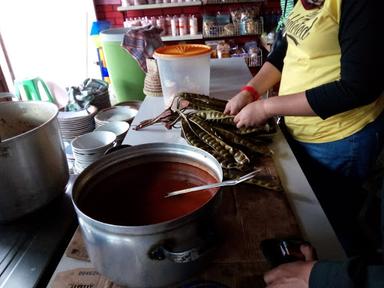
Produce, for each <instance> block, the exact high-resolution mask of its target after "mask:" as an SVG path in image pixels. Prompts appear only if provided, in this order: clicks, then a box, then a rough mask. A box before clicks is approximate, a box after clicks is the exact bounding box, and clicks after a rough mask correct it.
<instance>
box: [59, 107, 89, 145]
mask: <svg viewBox="0 0 384 288" xmlns="http://www.w3.org/2000/svg"><path fill="white" fill-rule="evenodd" d="M96 112H97V108H96V107H95V106H89V107H88V109H86V110H85V109H84V110H81V111H76V112H63V111H60V112H59V115H58V116H57V120H58V121H59V126H60V132H61V136H62V137H63V141H66V142H70V141H72V139H74V138H75V137H77V136H80V135H83V134H85V133H88V132H91V131H93V130H94V129H95V120H94V116H95V115H96Z"/></svg>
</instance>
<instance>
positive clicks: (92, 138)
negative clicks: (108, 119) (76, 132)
mask: <svg viewBox="0 0 384 288" xmlns="http://www.w3.org/2000/svg"><path fill="white" fill-rule="evenodd" d="M115 141H116V135H115V134H114V133H113V132H109V131H93V132H90V133H86V134H84V135H81V136H78V137H76V138H75V139H73V140H72V142H71V146H72V152H73V155H74V157H75V163H74V167H73V168H74V172H77V173H80V172H82V171H83V170H84V169H85V168H87V167H88V166H89V165H91V164H92V163H93V162H95V161H97V160H98V159H100V158H101V157H103V156H104V153H105V151H107V150H108V149H109V148H111V147H113V146H114V145H115Z"/></svg>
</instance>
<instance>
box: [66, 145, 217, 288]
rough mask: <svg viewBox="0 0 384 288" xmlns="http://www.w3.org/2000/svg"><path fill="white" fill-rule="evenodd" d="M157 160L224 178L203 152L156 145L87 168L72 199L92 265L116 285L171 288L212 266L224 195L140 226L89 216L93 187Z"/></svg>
mask: <svg viewBox="0 0 384 288" xmlns="http://www.w3.org/2000/svg"><path fill="white" fill-rule="evenodd" d="M156 161H172V162H180V163H187V164H190V165H194V166H196V167H199V169H203V170H205V171H208V172H209V174H210V175H212V176H214V177H215V178H216V179H217V180H218V181H221V180H222V177H223V174H222V169H221V166H220V164H219V163H218V162H217V161H216V159H215V158H214V157H212V156H211V155H210V154H208V153H206V152H205V151H203V150H201V149H198V148H194V147H191V146H187V145H180V144H166V143H152V144H143V145H138V146H133V147H129V148H125V149H123V150H120V151H116V152H113V153H111V154H109V155H107V156H105V157H104V158H102V159H100V160H98V161H97V162H95V163H93V164H92V165H91V166H89V167H88V168H86V169H85V170H84V171H83V172H82V173H81V174H80V175H79V176H78V178H77V179H76V181H75V183H74V186H73V191H72V200H73V204H74V206H75V209H76V213H77V216H78V219H79V223H80V227H81V231H82V234H83V238H84V240H85V244H86V247H87V251H88V253H89V256H90V259H91V262H92V264H93V265H94V266H95V268H96V269H97V270H98V271H99V272H100V273H101V274H103V275H105V276H107V277H108V278H110V279H111V280H112V281H113V282H115V283H117V284H121V285H127V286H128V287H168V286H169V285H170V284H171V283H176V282H179V281H182V280H185V279H187V278H188V277H189V276H190V275H192V274H194V273H197V272H198V271H201V269H203V268H204V265H205V264H207V263H209V260H210V259H211V256H212V253H211V252H212V248H213V247H214V243H215V237H214V236H215V235H214V234H213V231H214V227H213V226H212V225H211V224H212V220H213V217H212V216H213V215H214V211H215V207H216V206H217V204H218V203H219V201H218V200H219V197H220V196H219V195H220V194H219V193H215V194H214V195H213V196H212V198H211V199H210V200H209V201H208V202H207V203H205V204H204V205H203V206H202V207H200V208H199V209H197V210H195V211H191V212H190V213H188V214H186V215H183V216H182V217H179V218H177V219H172V220H169V221H165V222H161V223H156V224H149V225H141V226H122V225H114V224H108V223H104V222H102V221H100V220H96V219H94V218H96V217H90V216H89V215H86V213H85V212H84V211H83V210H85V209H82V208H81V207H82V204H81V203H82V202H81V201H83V200H84V197H86V199H87V200H86V201H92V191H93V188H92V187H99V186H97V185H102V183H103V179H107V178H108V177H111V176H112V175H114V174H115V173H118V172H121V171H122V170H124V169H127V168H129V167H131V168H132V167H137V165H139V164H141V163H155V162H156ZM191 177H192V175H191ZM149 181H151V179H147V181H146V182H149ZM143 184H144V183H143ZM119 185H124V187H125V190H126V193H141V191H140V187H131V186H130V183H123V184H119ZM110 192H112V191H110ZM124 193H125V192H124ZM102 199H103V198H102ZM104 199H105V198H104ZM128 204H132V203H127V209H128V207H129V205H128ZM101 205H103V203H101ZM98 207H100V206H98ZM120 207H121V206H120ZM121 212H122V213H124V211H121Z"/></svg>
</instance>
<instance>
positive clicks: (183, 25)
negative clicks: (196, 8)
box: [178, 14, 187, 36]
mask: <svg viewBox="0 0 384 288" xmlns="http://www.w3.org/2000/svg"><path fill="white" fill-rule="evenodd" d="M178 21H179V35H180V36H184V35H187V19H186V18H185V16H184V15H183V14H182V15H180V17H179V19H178Z"/></svg>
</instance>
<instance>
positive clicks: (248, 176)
mask: <svg viewBox="0 0 384 288" xmlns="http://www.w3.org/2000/svg"><path fill="white" fill-rule="evenodd" d="M258 172H260V169H258V170H255V171H252V172H251V173H248V174H246V175H243V176H241V177H240V178H238V179H234V180H227V181H223V182H219V183H212V184H207V185H202V186H196V187H192V188H186V189H182V190H177V191H173V192H170V193H168V194H167V195H166V196H165V198H168V197H171V196H176V195H180V194H185V193H190V192H195V191H201V190H205V189H211V188H216V187H223V186H232V185H236V184H239V183H241V182H244V181H246V180H248V179H251V178H253V177H254V176H255V175H256V174H257V173H258Z"/></svg>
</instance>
